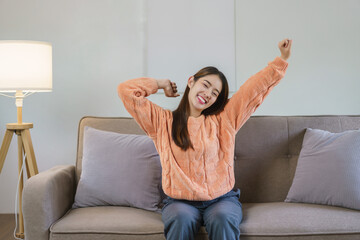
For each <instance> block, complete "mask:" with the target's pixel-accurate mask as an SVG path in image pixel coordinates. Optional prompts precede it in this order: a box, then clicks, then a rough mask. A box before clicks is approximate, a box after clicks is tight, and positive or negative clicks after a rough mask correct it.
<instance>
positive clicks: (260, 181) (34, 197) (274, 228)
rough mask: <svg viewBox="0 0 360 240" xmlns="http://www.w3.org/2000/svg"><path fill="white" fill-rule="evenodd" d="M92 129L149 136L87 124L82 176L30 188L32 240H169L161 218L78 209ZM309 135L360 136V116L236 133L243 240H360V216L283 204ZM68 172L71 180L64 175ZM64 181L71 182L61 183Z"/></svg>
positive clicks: (126, 124) (120, 124)
mask: <svg viewBox="0 0 360 240" xmlns="http://www.w3.org/2000/svg"><path fill="white" fill-rule="evenodd" d="M85 126H90V127H92V128H96V129H99V130H104V131H113V132H116V133H121V134H140V135H141V134H142V135H144V134H145V133H144V132H143V131H142V130H141V129H140V128H139V126H138V125H137V124H136V122H135V121H134V119H131V118H106V117H85V118H83V119H82V120H81V121H80V125H79V134H78V136H79V140H78V155H77V161H76V168H75V169H74V167H73V166H72V168H71V167H66V166H62V167H61V168H59V167H58V168H57V169H55V170H54V169H50V170H47V171H44V172H41V173H40V174H38V175H36V176H34V177H33V178H34V180H31V179H32V178H31V179H30V180H31V181H28V182H27V183H26V184H25V188H24V207H25V209H24V220H25V235H26V239H27V240H35V239H36V240H45V239H52V240H54V239H57V240H60V239H61V240H63V239H73V240H75V239H165V238H164V235H163V223H162V221H161V214H160V213H158V212H154V211H148V210H144V209H139V208H134V207H124V206H99V207H86V208H77V209H72V208H71V204H72V203H73V200H74V195H75V190H76V188H75V186H74V185H71V184H72V181H73V182H74V183H78V181H79V179H80V175H81V170H82V159H83V157H82V156H83V139H84V136H83V135H84V128H85ZM306 128H312V129H321V130H325V131H329V132H332V133H341V132H344V131H347V130H357V129H359V128H360V115H356V116H355V115H353V116H342V115H321V116H251V117H250V118H249V120H248V121H247V122H246V123H245V124H244V125H243V127H242V128H241V129H240V130H239V132H238V133H237V135H236V138H235V153H234V154H235V157H234V167H235V169H234V172H235V179H236V183H235V188H239V189H240V190H241V196H240V202H241V203H242V205H243V220H242V223H241V224H240V226H239V228H240V231H241V237H240V239H242V240H250V239H251V240H269V239H271V240H273V239H286V240H335V239H336V240H356V239H360V211H358V210H354V209H350V208H344V207H337V206H331V205H323V204H309V203H287V202H284V200H285V199H286V197H287V195H288V192H289V189H290V187H291V185H292V182H293V179H294V176H295V171H296V167H297V162H298V159H299V155H300V151H301V148H302V143H303V140H304V135H305V132H306ZM62 169H66V170H65V172H67V173H69V174H63V171H64V170H62ZM70 169H72V171H74V172H73V175H71V174H70V172H71V170H70ZM54 172H56V174H53V173H54ZM60 177H63V178H64V179H69V180H63V181H60V180H59V178H60ZM43 180H44V181H47V182H48V183H46V184H44V182H43ZM48 184H50V185H49V187H48V186H47V185H48ZM58 184H70V185H71V187H68V188H69V189H70V190H73V193H72V194H71V193H69V191H70V190H66V191H65V189H66V187H65V186H67V185H65V186H63V185H58ZM50 186H53V187H50ZM60 186H62V187H60ZM58 188H59V190H58ZM30 190H31V191H30ZM58 191H59V192H58ZM125 194H126V193H125ZM69 203H70V204H69ZM32 208H34V209H32ZM39 219H40V221H39ZM200 239H204V240H205V239H208V237H207V233H206V231H205V228H204V227H202V228H201V229H200V232H199V233H198V234H197V236H196V240H200Z"/></svg>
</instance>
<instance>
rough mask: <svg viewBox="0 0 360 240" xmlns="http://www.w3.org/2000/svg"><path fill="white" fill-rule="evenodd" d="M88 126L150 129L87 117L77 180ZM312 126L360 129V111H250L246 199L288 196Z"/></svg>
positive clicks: (239, 170)
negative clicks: (279, 113)
mask: <svg viewBox="0 0 360 240" xmlns="http://www.w3.org/2000/svg"><path fill="white" fill-rule="evenodd" d="M85 126H90V127H93V128H97V129H100V130H106V131H114V132H118V133H124V134H142V135H144V134H145V132H144V131H143V130H142V129H141V128H140V127H139V126H138V125H137V123H136V122H135V120H134V119H133V118H126V117H117V118H111V117H84V118H82V119H81V120H80V124H79V129H78V151H77V160H76V178H77V181H79V179H80V174H81V160H82V143H83V130H84V127H85ZM307 127H309V128H313V129H322V130H327V131H330V132H342V131H346V130H353V129H359V128H360V115H347V116H345V115H320V116H251V117H250V118H249V119H248V120H247V121H246V123H245V124H244V125H243V126H242V127H241V129H240V130H239V132H238V133H237V134H236V139H235V145H236V146H235V155H234V160H235V165H234V166H235V170H234V171H235V179H236V183H235V188H240V190H241V196H240V201H241V202H243V203H247V202H253V203H256V202H278V201H284V200H285V198H286V195H287V193H288V191H289V189H290V186H291V183H292V180H293V178H294V174H295V169H296V165H297V160H298V157H299V154H300V150H301V146H302V141H303V138H304V134H305V131H306V128H307Z"/></svg>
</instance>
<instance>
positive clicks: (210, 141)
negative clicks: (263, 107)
mask: <svg viewBox="0 0 360 240" xmlns="http://www.w3.org/2000/svg"><path fill="white" fill-rule="evenodd" d="M291 44H292V40H289V39H284V40H282V41H280V42H279V44H278V47H279V49H280V52H281V56H280V57H276V58H275V59H274V60H273V61H272V62H269V63H268V66H267V67H265V68H264V69H263V70H261V71H260V72H258V73H257V74H255V75H253V76H251V77H250V78H249V79H248V80H247V81H246V82H245V83H244V84H243V85H242V86H241V87H240V88H239V90H238V91H237V92H236V93H235V94H234V95H233V96H232V97H231V98H230V99H228V92H229V90H228V83H227V80H226V78H225V76H224V75H223V74H222V73H221V72H220V71H219V70H218V69H216V68H215V67H206V68H203V69H201V70H200V71H198V72H197V73H196V74H195V75H194V76H191V77H190V78H189V79H188V84H187V87H186V90H185V93H184V95H183V97H182V100H181V102H180V104H179V106H178V108H177V109H176V110H175V111H173V112H172V111H170V110H167V109H163V108H161V107H160V106H158V105H156V104H154V103H152V102H151V101H149V100H148V99H147V98H146V97H147V96H149V95H150V94H154V93H156V92H157V91H158V89H164V92H165V95H166V96H167V97H178V96H180V95H179V94H178V93H177V87H176V84H175V83H174V82H171V81H170V80H169V79H154V78H147V77H142V78H136V79H130V80H127V81H125V82H123V83H121V84H120V85H119V86H118V94H119V97H120V98H121V100H122V101H123V103H124V106H125V108H126V109H127V111H128V112H129V113H130V114H131V115H132V116H133V117H134V119H135V120H136V122H137V123H138V124H139V126H140V127H141V128H142V129H143V130H144V131H145V132H146V134H147V135H148V136H149V137H151V138H152V140H153V141H154V143H155V147H156V149H157V151H158V153H159V155H160V161H161V166H162V187H163V190H164V193H165V194H166V195H167V198H166V199H165V200H164V206H163V208H162V220H163V222H164V234H165V237H166V239H186V240H188V239H194V238H195V235H196V233H197V232H198V231H199V228H200V227H201V226H202V225H204V226H205V227H206V231H207V232H208V235H209V239H231V240H233V239H239V237H240V229H239V225H240V223H241V220H242V204H241V203H240V202H239V198H240V189H233V188H234V183H235V178H234V143H235V135H236V133H237V132H238V131H239V129H240V128H241V126H242V125H244V123H245V122H246V121H247V120H248V119H249V118H250V116H251V114H252V113H253V112H255V110H256V109H257V108H258V107H259V106H260V104H261V103H262V102H263V101H264V98H265V97H266V96H267V95H268V94H269V93H270V91H271V90H272V89H273V88H274V86H276V85H277V84H278V83H279V82H280V80H281V79H282V78H283V76H284V74H285V72H286V69H287V66H288V63H287V62H286V60H287V59H288V58H289V56H290V49H291Z"/></svg>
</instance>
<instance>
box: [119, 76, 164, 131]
mask: <svg viewBox="0 0 360 240" xmlns="http://www.w3.org/2000/svg"><path fill="white" fill-rule="evenodd" d="M158 89H159V86H158V82H157V80H156V79H154V78H148V77H141V78H134V79H129V80H126V81H125V82H122V83H120V84H119V86H118V88H117V91H118V95H119V97H120V99H121V100H122V102H123V104H124V106H125V108H126V110H127V111H128V112H129V113H130V115H131V116H133V117H134V119H135V121H136V122H137V123H138V124H139V126H140V127H141V128H142V129H143V130H144V131H145V132H146V134H147V135H148V136H150V137H152V138H153V137H155V136H156V131H157V130H158V129H159V128H160V127H161V126H162V124H163V123H162V121H164V120H165V119H166V117H165V114H166V112H165V110H164V109H163V108H161V107H160V106H158V105H156V104H155V103H152V102H151V101H150V100H148V99H147V98H146V97H147V96H149V95H150V94H154V93H156V92H157V91H158Z"/></svg>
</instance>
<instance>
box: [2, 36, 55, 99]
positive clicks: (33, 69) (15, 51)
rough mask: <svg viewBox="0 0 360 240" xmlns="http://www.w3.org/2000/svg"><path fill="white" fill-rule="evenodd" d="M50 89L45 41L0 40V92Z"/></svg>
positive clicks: (48, 48)
mask: <svg viewBox="0 0 360 240" xmlns="http://www.w3.org/2000/svg"><path fill="white" fill-rule="evenodd" d="M16 90H22V91H28V92H49V91H51V90H52V46H51V44H50V43H47V42H36V41H0V92H16Z"/></svg>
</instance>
